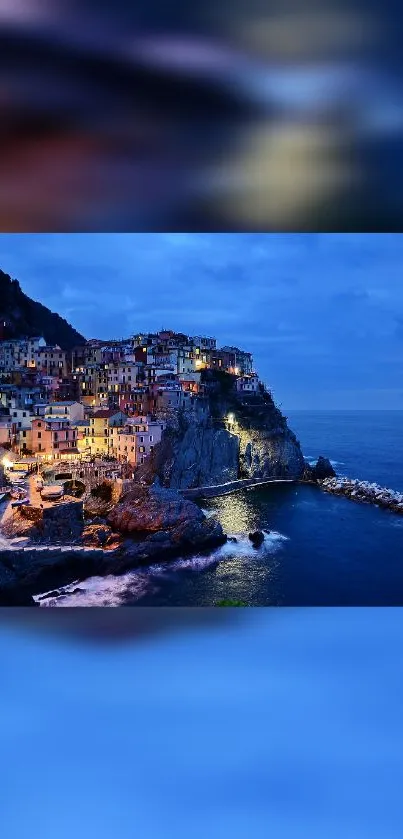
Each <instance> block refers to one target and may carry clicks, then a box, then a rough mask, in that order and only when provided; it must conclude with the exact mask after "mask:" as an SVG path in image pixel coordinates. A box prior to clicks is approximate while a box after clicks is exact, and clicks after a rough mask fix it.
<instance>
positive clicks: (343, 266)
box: [0, 233, 403, 410]
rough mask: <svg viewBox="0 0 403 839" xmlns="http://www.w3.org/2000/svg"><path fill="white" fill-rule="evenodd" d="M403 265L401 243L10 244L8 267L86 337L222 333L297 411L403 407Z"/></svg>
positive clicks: (252, 239) (391, 239) (293, 238)
mask: <svg viewBox="0 0 403 839" xmlns="http://www.w3.org/2000/svg"><path fill="white" fill-rule="evenodd" d="M402 262H403V235H400V234H314V233H312V234H253V233H249V234H220V233H213V234H200V233H189V234H178V233H177V234H165V233H164V234H151V233H150V234H38V235H37V234H2V235H1V236H0V267H2V269H3V270H4V271H6V272H8V273H9V274H11V275H12V276H13V277H16V278H18V279H19V280H20V282H21V285H22V288H23V290H24V291H25V292H26V293H27V294H29V295H30V296H31V297H33V298H35V299H37V300H40V301H41V302H42V303H44V304H45V305H46V306H49V307H50V308H51V309H52V310H53V311H58V312H59V313H60V314H61V315H63V316H64V317H66V318H67V319H68V320H69V321H70V322H71V323H72V324H73V325H74V326H75V327H76V328H77V329H78V330H79V331H81V332H82V333H83V334H84V335H85V336H86V337H88V338H91V337H98V336H99V337H105V338H106V337H121V336H127V335H129V334H130V333H131V332H135V331H138V330H146V329H149V330H154V329H158V328H160V327H162V326H164V327H166V328H173V329H179V330H182V331H184V332H189V333H190V334H191V333H194V334H200V333H206V334H209V335H215V336H216V337H217V339H218V341H219V343H220V344H227V343H230V344H237V345H239V346H241V347H244V348H245V349H249V350H251V351H252V352H253V354H254V357H255V366H256V367H257V369H258V371H259V373H260V375H261V377H262V378H263V380H264V381H265V382H266V383H267V384H268V385H270V386H271V387H272V388H273V391H274V393H275V396H276V398H277V400H278V401H279V402H280V403H281V404H282V406H283V408H284V409H288V410H292V409H297V408H308V409H309V408H329V409H333V408H340V409H343V408H346V409H349V408H352V409H355V408H401V409H403V383H402V364H403V286H402V281H401V266H402Z"/></svg>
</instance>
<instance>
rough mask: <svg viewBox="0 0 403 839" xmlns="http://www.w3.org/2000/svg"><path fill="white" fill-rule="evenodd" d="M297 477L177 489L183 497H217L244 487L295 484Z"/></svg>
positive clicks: (242, 479)
mask: <svg viewBox="0 0 403 839" xmlns="http://www.w3.org/2000/svg"><path fill="white" fill-rule="evenodd" d="M296 483H298V480H297V478H267V479H266V480H264V481H262V480H260V479H259V478H241V479H239V480H237V481H228V482H227V483H225V484H216V485H215V486H208V487H193V488H192V489H181V490H179V491H180V492H181V494H182V495H183V496H184V497H185V498H218V497H219V496H221V495H231V494H232V493H234V492H241V491H242V490H244V489H258V488H259V487H265V486H269V485H271V484H296Z"/></svg>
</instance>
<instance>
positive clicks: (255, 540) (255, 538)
mask: <svg viewBox="0 0 403 839" xmlns="http://www.w3.org/2000/svg"><path fill="white" fill-rule="evenodd" d="M249 539H250V541H251V542H252V545H253V547H254V548H260V545H262V544H263V542H264V533H263V531H262V530H255V531H253V533H249Z"/></svg>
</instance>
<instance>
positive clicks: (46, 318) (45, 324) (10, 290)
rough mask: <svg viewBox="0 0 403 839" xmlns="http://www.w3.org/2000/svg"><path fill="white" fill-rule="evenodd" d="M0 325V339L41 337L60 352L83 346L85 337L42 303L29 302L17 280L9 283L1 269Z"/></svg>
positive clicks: (9, 278) (8, 277)
mask: <svg viewBox="0 0 403 839" xmlns="http://www.w3.org/2000/svg"><path fill="white" fill-rule="evenodd" d="M0 324H1V327H2V334H1V335H0V339H8V338H22V337H25V336H27V337H33V336H43V337H44V338H45V340H46V342H47V344H59V346H60V347H61V348H62V349H64V350H70V349H72V347H74V346H76V345H80V344H85V343H86V340H85V338H84V337H83V336H82V335H80V333H79V332H77V331H76V330H75V329H73V327H72V326H70V324H69V323H67V321H66V320H65V319H64V318H62V317H60V315H57V314H55V313H54V312H51V311H50V309H47V308H46V306H43V305H42V303H37V302H36V301H35V300H31V298H30V297H28V296H27V295H26V294H24V292H23V291H22V289H21V286H20V284H19V282H18V280H12V279H11V277H10V276H9V275H8V274H5V273H4V271H1V270H0ZM4 324H5V325H4Z"/></svg>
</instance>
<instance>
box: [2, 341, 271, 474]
mask: <svg viewBox="0 0 403 839" xmlns="http://www.w3.org/2000/svg"><path fill="white" fill-rule="evenodd" d="M208 368H210V369H216V370H222V371H226V372H228V373H230V374H232V375H233V376H234V382H235V387H236V390H237V391H238V392H239V393H241V394H243V393H245V394H246V393H249V394H253V393H256V392H257V391H258V389H259V386H260V387H261V385H260V383H259V377H258V375H257V374H256V373H255V371H254V369H253V358H252V355H251V354H250V353H249V352H246V351H244V350H240V349H238V348H237V347H229V346H224V347H222V348H221V349H219V348H218V347H217V342H216V339H215V338H211V337H203V336H188V335H185V334H182V333H178V332H173V331H171V330H161V331H160V332H157V333H143V334H137V335H134V336H132V337H131V338H129V339H120V340H112V341H107V342H105V341H103V340H96V339H94V340H89V341H87V342H86V343H85V344H83V345H80V346H77V347H74V348H73V349H72V350H65V349H62V348H61V347H60V346H58V345H54V346H48V345H47V343H46V341H45V339H44V338H43V337H41V336H38V337H25V338H20V339H12V340H0V465H1V467H2V468H3V470H4V471H5V472H6V473H9V472H18V471H25V472H26V471H29V470H32V469H35V471H37V472H38V471H41V470H42V469H43V468H44V467H45V466H49V465H51V464H59V465H61V464H62V463H66V462H67V463H69V464H70V465H71V464H77V463H82V464H88V467H87V468H90V465H91V464H95V462H98V463H99V461H100V460H101V461H104V462H114V463H115V468H116V469H117V470H118V472H119V471H120V472H123V473H124V474H128V470H133V469H134V467H136V466H137V465H139V464H142V463H143V462H144V461H145V459H146V458H147V457H148V456H149V455H150V453H151V452H152V450H153V448H154V446H155V445H156V444H157V443H159V442H160V440H161V436H162V433H163V431H164V428H165V426H166V423H167V421H168V420H169V418H170V417H171V416H172V414H174V413H175V412H178V411H179V410H183V411H186V410H189V409H191V407H192V404H193V402H194V400H195V397H196V396H199V395H202V394H203V388H204V385H203V383H202V381H201V379H202V371H203V370H204V369H208ZM1 467H0V468H1ZM1 477H2V476H1V474H0V487H1V484H2V483H4V481H2V480H1Z"/></svg>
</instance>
